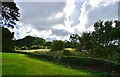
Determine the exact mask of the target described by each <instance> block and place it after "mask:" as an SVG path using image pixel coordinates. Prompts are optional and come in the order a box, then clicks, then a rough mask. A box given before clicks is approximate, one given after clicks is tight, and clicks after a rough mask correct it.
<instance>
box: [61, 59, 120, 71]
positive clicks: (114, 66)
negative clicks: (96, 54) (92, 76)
mask: <svg viewBox="0 0 120 77" xmlns="http://www.w3.org/2000/svg"><path fill="white" fill-rule="evenodd" d="M60 62H62V63H65V64H71V65H76V66H89V67H96V68H99V69H103V70H106V71H109V72H113V71H114V72H120V64H118V63H114V62H111V61H108V60H103V59H98V58H85V57H84V58H80V57H61V58H60Z"/></svg>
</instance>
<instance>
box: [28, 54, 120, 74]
mask: <svg viewBox="0 0 120 77" xmlns="http://www.w3.org/2000/svg"><path fill="white" fill-rule="evenodd" d="M29 56H31V57H36V58H39V59H43V60H48V61H53V62H57V63H62V64H65V65H67V66H70V67H77V68H78V67H88V68H91V69H99V70H102V71H106V72H111V73H113V72H116V73H119V72H120V70H119V69H120V64H118V63H114V62H111V61H109V60H104V59H100V58H91V57H89V58H85V57H75V56H74V57H73V56H72V57H71V56H61V57H60V56H54V55H48V54H41V53H37V52H36V53H30V54H29Z"/></svg>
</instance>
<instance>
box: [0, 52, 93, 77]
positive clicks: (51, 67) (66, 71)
mask: <svg viewBox="0 0 120 77" xmlns="http://www.w3.org/2000/svg"><path fill="white" fill-rule="evenodd" d="M0 54H1V53H0ZM2 74H3V75H93V74H91V73H89V72H86V71H81V70H75V69H71V68H66V67H64V66H61V65H57V64H53V63H49V62H45V61H42V60H37V59H32V58H28V57H27V56H26V55H25V54H17V53H2ZM91 77H92V76H91Z"/></svg>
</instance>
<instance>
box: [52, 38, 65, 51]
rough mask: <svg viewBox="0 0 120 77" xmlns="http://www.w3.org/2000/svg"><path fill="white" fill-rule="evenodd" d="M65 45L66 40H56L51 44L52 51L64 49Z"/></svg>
mask: <svg viewBox="0 0 120 77" xmlns="http://www.w3.org/2000/svg"><path fill="white" fill-rule="evenodd" d="M64 47H65V45H64V41H61V40H54V41H53V43H52V45H51V51H58V50H63V49H64Z"/></svg>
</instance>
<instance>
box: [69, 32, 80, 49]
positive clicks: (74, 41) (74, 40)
mask: <svg viewBox="0 0 120 77" xmlns="http://www.w3.org/2000/svg"><path fill="white" fill-rule="evenodd" d="M79 38H80V36H79V35H78V34H72V35H70V41H71V44H72V48H75V47H76V45H77V43H78V42H79Z"/></svg>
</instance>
